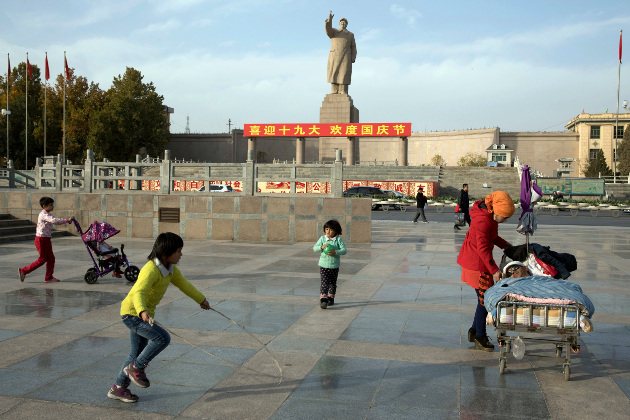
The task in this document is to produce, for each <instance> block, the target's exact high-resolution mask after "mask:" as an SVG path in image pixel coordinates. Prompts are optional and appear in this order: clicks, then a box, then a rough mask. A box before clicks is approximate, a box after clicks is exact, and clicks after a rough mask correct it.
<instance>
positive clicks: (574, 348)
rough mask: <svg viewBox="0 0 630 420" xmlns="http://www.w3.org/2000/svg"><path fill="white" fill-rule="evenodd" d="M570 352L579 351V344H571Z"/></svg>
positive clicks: (576, 352)
mask: <svg viewBox="0 0 630 420" xmlns="http://www.w3.org/2000/svg"><path fill="white" fill-rule="evenodd" d="M571 352H572V353H575V354H578V353H579V352H580V346H579V345H575V344H574V345H572V346H571Z"/></svg>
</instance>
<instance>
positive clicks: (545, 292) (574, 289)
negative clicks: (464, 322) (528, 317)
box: [484, 276, 595, 318]
mask: <svg viewBox="0 0 630 420" xmlns="http://www.w3.org/2000/svg"><path fill="white" fill-rule="evenodd" d="M508 293H512V294H517V295H523V296H528V297H531V298H548V299H568V300H571V301H573V302H576V303H578V304H579V305H580V306H581V309H582V313H583V314H584V315H586V316H588V317H589V318H590V317H591V316H593V313H594V312H595V307H594V306H593V303H592V302H591V300H590V299H589V298H588V296H586V295H585V294H584V293H583V292H582V288H581V287H580V286H578V285H577V284H575V283H571V282H569V281H566V280H556V279H554V278H552V277H547V276H530V277H517V278H511V277H510V278H507V279H502V280H499V281H498V282H497V283H496V284H495V285H494V286H492V287H491V288H489V289H488V290H487V291H486V293H485V295H484V305H485V307H486V310H487V311H488V312H492V310H493V309H495V308H496V306H497V304H498V303H499V302H500V301H502V300H505V299H506V295H507V294H508Z"/></svg>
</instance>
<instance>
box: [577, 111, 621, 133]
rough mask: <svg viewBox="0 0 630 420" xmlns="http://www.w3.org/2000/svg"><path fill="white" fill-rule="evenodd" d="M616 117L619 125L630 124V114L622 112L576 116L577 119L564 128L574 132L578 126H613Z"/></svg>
mask: <svg viewBox="0 0 630 420" xmlns="http://www.w3.org/2000/svg"><path fill="white" fill-rule="evenodd" d="M617 115H619V124H623V125H626V124H630V112H624V113H619V114H614V113H608V114H578V115H577V117H575V118H573V119H572V120H571V121H569V122H568V123H567V124H566V125H565V126H564V128H566V129H567V130H574V129H575V126H577V125H578V124H589V125H591V124H615V121H617Z"/></svg>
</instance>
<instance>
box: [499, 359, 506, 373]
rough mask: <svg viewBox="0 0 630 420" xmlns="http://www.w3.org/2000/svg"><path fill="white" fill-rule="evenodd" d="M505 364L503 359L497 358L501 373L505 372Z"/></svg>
mask: <svg viewBox="0 0 630 420" xmlns="http://www.w3.org/2000/svg"><path fill="white" fill-rule="evenodd" d="M506 365H507V361H506V360H505V359H501V360H499V373H500V374H501V375H503V373H504V372H505V366H506Z"/></svg>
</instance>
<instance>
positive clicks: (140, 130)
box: [87, 67, 170, 162]
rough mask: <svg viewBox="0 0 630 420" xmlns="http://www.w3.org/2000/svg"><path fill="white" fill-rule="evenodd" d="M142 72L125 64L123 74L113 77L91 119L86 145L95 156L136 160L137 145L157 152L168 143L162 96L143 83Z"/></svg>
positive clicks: (151, 85) (151, 152)
mask: <svg viewBox="0 0 630 420" xmlns="http://www.w3.org/2000/svg"><path fill="white" fill-rule="evenodd" d="M142 79H143V76H142V74H141V73H140V72H139V71H138V70H136V69H134V68H131V67H127V70H126V71H125V74H124V75H122V76H121V75H118V77H115V78H114V81H113V84H112V86H111V88H109V90H107V92H106V93H105V97H104V99H103V104H102V107H101V109H100V110H98V111H97V112H96V113H95V114H94V115H92V116H91V118H90V123H89V136H88V140H87V147H88V148H91V149H92V150H94V154H95V157H96V159H102V158H105V157H106V158H109V159H110V160H112V161H119V162H120V161H122V162H124V161H130V160H135V155H136V154H137V153H138V152H139V150H140V148H142V147H145V148H146V151H147V153H148V154H150V155H153V156H156V155H160V154H161V153H162V151H163V150H164V148H165V147H166V145H167V144H168V142H169V139H170V135H169V130H168V122H167V120H166V116H165V115H164V103H163V101H164V97H163V96H161V95H158V94H157V93H156V91H155V86H153V83H152V82H150V83H143V82H142Z"/></svg>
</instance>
